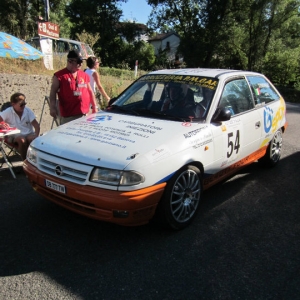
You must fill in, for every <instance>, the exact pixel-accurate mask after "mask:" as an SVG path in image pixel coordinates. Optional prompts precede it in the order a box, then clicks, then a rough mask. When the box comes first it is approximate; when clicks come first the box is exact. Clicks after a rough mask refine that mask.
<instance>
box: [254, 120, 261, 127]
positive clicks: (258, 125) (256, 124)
mask: <svg viewBox="0 0 300 300" xmlns="http://www.w3.org/2000/svg"><path fill="white" fill-rule="evenodd" d="M259 127H260V121H258V122H256V123H255V129H257V128H259Z"/></svg>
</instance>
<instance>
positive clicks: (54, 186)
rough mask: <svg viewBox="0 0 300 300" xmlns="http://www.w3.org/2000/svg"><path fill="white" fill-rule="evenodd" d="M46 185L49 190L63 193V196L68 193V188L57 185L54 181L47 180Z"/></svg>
mask: <svg viewBox="0 0 300 300" xmlns="http://www.w3.org/2000/svg"><path fill="white" fill-rule="evenodd" d="M45 185H46V187H47V188H49V189H52V190H55V191H57V192H60V193H63V194H65V193H66V187H65V186H64V185H62V184H59V183H55V182H53V181H50V180H48V179H45Z"/></svg>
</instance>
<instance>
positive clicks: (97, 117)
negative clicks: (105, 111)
mask: <svg viewBox="0 0 300 300" xmlns="http://www.w3.org/2000/svg"><path fill="white" fill-rule="evenodd" d="M111 120H112V116H110V115H102V114H101V115H93V116H92V117H90V118H88V119H87V122H91V123H99V122H104V121H111Z"/></svg>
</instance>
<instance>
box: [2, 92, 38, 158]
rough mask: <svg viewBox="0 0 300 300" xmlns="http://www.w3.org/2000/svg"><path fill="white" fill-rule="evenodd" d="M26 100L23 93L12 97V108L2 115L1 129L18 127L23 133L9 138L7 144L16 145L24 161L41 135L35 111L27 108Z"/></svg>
mask: <svg viewBox="0 0 300 300" xmlns="http://www.w3.org/2000/svg"><path fill="white" fill-rule="evenodd" d="M25 99H26V97H25V95H24V94H22V93H15V94H13V95H12V96H11V97H10V103H11V107H8V108H7V109H5V110H4V111H3V112H1V113H0V128H2V129H6V128H9V127H16V128H18V129H19V130H20V131H21V132H20V133H19V134H15V135H12V136H9V137H8V140H7V142H8V143H9V144H13V145H14V147H15V148H16V149H17V150H18V152H19V153H20V155H21V158H22V160H25V158H26V152H27V148H28V146H29V144H30V143H31V142H32V141H33V140H34V139H35V138H36V137H38V136H39V134H40V125H39V123H38V122H37V120H36V118H35V115H34V113H33V111H32V110H31V109H30V108H28V107H26V106H25V105H26V102H25ZM1 122H2V123H1Z"/></svg>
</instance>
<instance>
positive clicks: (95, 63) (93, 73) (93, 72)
mask: <svg viewBox="0 0 300 300" xmlns="http://www.w3.org/2000/svg"><path fill="white" fill-rule="evenodd" d="M86 64H87V66H88V69H86V70H85V72H86V73H87V74H88V75H89V77H90V85H91V87H92V90H93V91H94V93H95V92H96V86H97V88H98V90H99V92H100V94H101V95H102V96H103V97H104V98H105V99H106V101H107V102H108V101H109V100H110V97H109V96H108V95H107V93H106V92H105V90H104V88H103V86H102V85H101V82H100V75H99V73H98V72H97V69H98V68H99V64H100V61H99V59H98V58H96V57H89V58H88V59H87V60H86ZM100 103H101V104H102V101H101V98H100Z"/></svg>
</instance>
